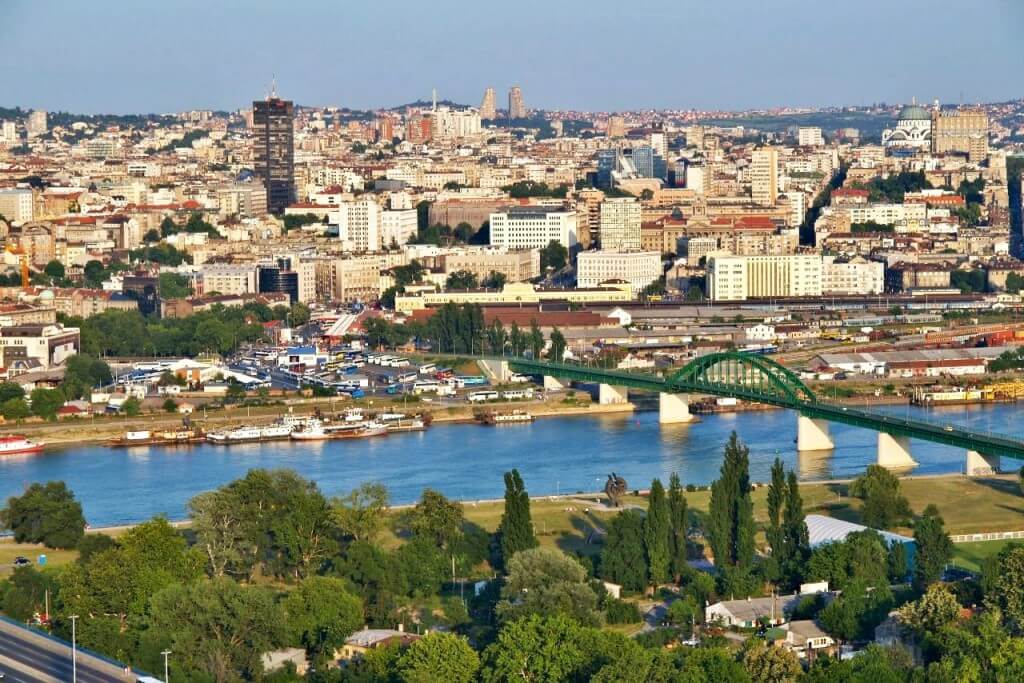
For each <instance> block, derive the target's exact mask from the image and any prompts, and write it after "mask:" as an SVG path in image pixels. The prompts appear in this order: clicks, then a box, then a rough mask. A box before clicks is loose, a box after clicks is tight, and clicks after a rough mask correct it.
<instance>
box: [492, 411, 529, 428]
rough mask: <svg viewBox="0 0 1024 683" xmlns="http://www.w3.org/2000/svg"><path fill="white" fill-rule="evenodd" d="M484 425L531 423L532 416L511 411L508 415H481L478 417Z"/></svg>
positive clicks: (524, 412) (522, 412)
mask: <svg viewBox="0 0 1024 683" xmlns="http://www.w3.org/2000/svg"><path fill="white" fill-rule="evenodd" d="M478 419H479V420H480V422H481V423H483V424H485V425H490V426H495V425H505V424H524V423H527V422H533V415H531V414H530V413H528V412H526V411H525V410H513V411H512V412H510V413H482V414H480V416H479V417H478Z"/></svg>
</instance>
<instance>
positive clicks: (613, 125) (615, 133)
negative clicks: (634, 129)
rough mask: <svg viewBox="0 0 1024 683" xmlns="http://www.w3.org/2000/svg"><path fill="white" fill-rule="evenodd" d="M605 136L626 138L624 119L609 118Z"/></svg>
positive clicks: (618, 117)
mask: <svg viewBox="0 0 1024 683" xmlns="http://www.w3.org/2000/svg"><path fill="white" fill-rule="evenodd" d="M607 135H608V137H610V138H624V137H626V119H624V118H622V117H621V116H609V117H608V130H607Z"/></svg>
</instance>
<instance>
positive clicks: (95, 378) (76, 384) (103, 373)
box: [61, 353, 112, 400]
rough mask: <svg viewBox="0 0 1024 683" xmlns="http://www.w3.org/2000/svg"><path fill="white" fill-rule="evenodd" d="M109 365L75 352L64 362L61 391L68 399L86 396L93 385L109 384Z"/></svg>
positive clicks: (85, 354)
mask: <svg viewBox="0 0 1024 683" xmlns="http://www.w3.org/2000/svg"><path fill="white" fill-rule="evenodd" d="M111 379H112V377H111V374H110V366H109V365H107V363H106V362H105V361H103V360H100V359H99V358H95V357H93V356H91V355H89V354H87V353H76V354H75V355H74V356H71V357H70V358H68V359H67V362H66V363H65V364H64V379H63V381H62V382H61V391H62V392H63V393H64V396H65V397H66V398H67V399H69V400H74V399H78V398H82V397H84V396H87V395H88V394H89V392H90V391H91V390H92V388H93V387H97V386H102V385H104V384H109V383H110V380H111Z"/></svg>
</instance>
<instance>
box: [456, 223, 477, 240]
mask: <svg viewBox="0 0 1024 683" xmlns="http://www.w3.org/2000/svg"><path fill="white" fill-rule="evenodd" d="M475 232H476V230H474V229H473V226H472V225H470V224H469V223H467V222H465V221H463V222H461V223H459V224H458V225H456V226H455V230H454V231H453V234H454V235H455V239H457V240H459V241H460V242H467V243H468V242H469V241H470V240H471V239H473V233H475Z"/></svg>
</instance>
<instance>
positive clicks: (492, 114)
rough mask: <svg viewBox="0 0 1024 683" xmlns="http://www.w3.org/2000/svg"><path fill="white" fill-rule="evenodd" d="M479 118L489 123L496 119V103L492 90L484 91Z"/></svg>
mask: <svg viewBox="0 0 1024 683" xmlns="http://www.w3.org/2000/svg"><path fill="white" fill-rule="evenodd" d="M480 118H481V119H482V120H484V121H490V120H493V119H496V118H498V110H497V103H496V102H495V98H494V88H487V90H484V99H483V100H482V101H481V102H480Z"/></svg>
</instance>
